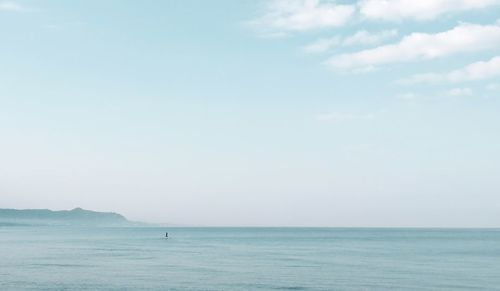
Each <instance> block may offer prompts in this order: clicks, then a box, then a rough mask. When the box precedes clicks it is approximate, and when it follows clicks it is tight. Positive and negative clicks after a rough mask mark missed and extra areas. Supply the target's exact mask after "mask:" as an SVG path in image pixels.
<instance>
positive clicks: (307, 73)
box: [0, 0, 500, 227]
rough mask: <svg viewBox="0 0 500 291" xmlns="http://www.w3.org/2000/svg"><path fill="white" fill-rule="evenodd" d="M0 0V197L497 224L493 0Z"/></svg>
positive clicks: (210, 221)
mask: <svg viewBox="0 0 500 291" xmlns="http://www.w3.org/2000/svg"><path fill="white" fill-rule="evenodd" d="M412 3H413V4H415V3H417V2H415V1H409V0H366V1H340V0H339V1H118V0H116V1H112V0H109V1H50V0H47V1H22V0H19V1H17V0H15V1H4V0H0V35H1V42H0V207H9V208H10V207H11V208H51V209H67V208H73V207H77V206H78V207H83V208H89V209H96V210H106V211H117V212H120V213H122V214H124V215H126V216H127V217H129V218H131V219H136V220H145V221H157V222H171V223H177V224H193V225H304V226H497V227H499V226H500V223H499V221H500V212H499V211H498V210H499V209H500V182H498V177H500V155H499V152H500V134H499V133H500V58H498V57H497V56H500V1H497V0H478V1H465V0H453V1H452V0H433V1H430V0H429V1H418V3H420V5H412Z"/></svg>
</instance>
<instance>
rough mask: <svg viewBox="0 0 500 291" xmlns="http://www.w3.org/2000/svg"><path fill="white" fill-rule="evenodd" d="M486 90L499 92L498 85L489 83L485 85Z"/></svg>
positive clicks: (499, 86)
mask: <svg viewBox="0 0 500 291" xmlns="http://www.w3.org/2000/svg"><path fill="white" fill-rule="evenodd" d="M486 90H489V91H497V90H500V83H491V84H488V85H486Z"/></svg>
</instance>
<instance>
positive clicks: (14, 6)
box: [0, 1, 23, 11]
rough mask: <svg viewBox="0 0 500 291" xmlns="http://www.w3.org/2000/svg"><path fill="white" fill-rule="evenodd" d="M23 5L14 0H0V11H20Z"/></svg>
mask: <svg viewBox="0 0 500 291" xmlns="http://www.w3.org/2000/svg"><path fill="white" fill-rule="evenodd" d="M21 10H23V7H22V6H21V5H19V4H18V3H16V2H12V1H0V11H21Z"/></svg>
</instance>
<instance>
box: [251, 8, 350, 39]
mask: <svg viewBox="0 0 500 291" xmlns="http://www.w3.org/2000/svg"><path fill="white" fill-rule="evenodd" d="M354 13H355V6H354V5H339V4H335V3H333V2H321V1H319V0H274V1H270V2H269V3H268V5H267V7H266V12H265V13H264V15H263V16H262V17H260V18H258V19H255V20H253V21H250V25H251V26H253V27H255V28H256V29H258V30H259V31H261V32H263V33H266V34H267V33H271V34H275V33H283V32H293V31H307V30H313V29H321V28H331V27H339V26H342V25H344V24H346V23H347V22H348V21H349V20H350V19H351V18H352V17H353V15H354Z"/></svg>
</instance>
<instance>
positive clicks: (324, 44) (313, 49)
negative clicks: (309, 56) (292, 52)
mask: <svg viewBox="0 0 500 291" xmlns="http://www.w3.org/2000/svg"><path fill="white" fill-rule="evenodd" d="M340 42H341V41H340V38H339V37H332V38H322V39H320V40H317V41H315V42H313V43H311V44H308V45H306V46H304V47H303V49H304V51H305V52H308V53H323V52H326V51H328V50H330V49H331V48H332V47H334V46H336V45H339V44H340Z"/></svg>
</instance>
